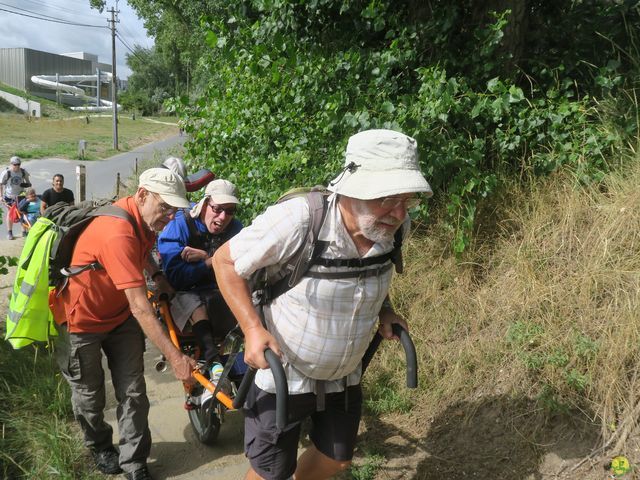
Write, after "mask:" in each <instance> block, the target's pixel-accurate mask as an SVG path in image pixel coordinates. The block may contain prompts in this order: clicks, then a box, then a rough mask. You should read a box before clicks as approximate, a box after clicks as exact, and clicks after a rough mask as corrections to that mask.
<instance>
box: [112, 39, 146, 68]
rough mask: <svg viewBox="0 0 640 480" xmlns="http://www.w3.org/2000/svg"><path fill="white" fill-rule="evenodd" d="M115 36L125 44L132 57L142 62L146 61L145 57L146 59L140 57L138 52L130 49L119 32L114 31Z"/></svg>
mask: <svg viewBox="0 0 640 480" xmlns="http://www.w3.org/2000/svg"><path fill="white" fill-rule="evenodd" d="M116 38H117V39H118V40H120V43H122V44H123V45H124V46H125V48H126V49H127V50H129V51H130V52H131V55H133V56H134V57H136V58H137V59H138V60H140V61H141V62H143V63H144V62H146V61H147V59H146V58H144V57H142V56H141V55H140V54H138V52H136V51H135V50H133V49H132V48H131V47H130V46H129V45H128V44H127V42H125V41H124V39H123V38H122V37H121V36H120V34H119V33H118V32H116Z"/></svg>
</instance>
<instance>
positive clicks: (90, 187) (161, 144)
mask: <svg viewBox="0 0 640 480" xmlns="http://www.w3.org/2000/svg"><path fill="white" fill-rule="evenodd" d="M185 140H186V137H183V136H178V135H174V136H172V137H168V138H166V139H164V140H160V141H157V142H153V143H149V144H147V145H143V146H141V147H138V148H136V149H134V150H132V151H130V152H124V153H120V154H118V155H115V156H113V157H110V158H107V159H105V160H93V161H81V160H66V159H62V158H43V159H39V160H28V161H24V162H22V167H23V168H25V169H26V170H27V171H28V172H29V175H30V176H31V183H32V184H33V186H34V188H35V189H36V192H37V193H42V192H43V191H44V190H46V189H47V188H49V187H50V186H51V178H52V177H53V175H54V174H56V173H61V174H62V175H64V178H65V187H67V188H69V189H71V190H73V192H74V194H75V193H76V166H78V165H85V167H86V173H87V184H86V193H87V199H92V198H108V197H111V196H112V195H113V194H114V193H115V191H116V178H117V174H118V173H120V177H121V180H122V181H123V182H125V181H126V180H127V178H128V177H130V176H131V175H132V174H133V173H135V169H136V165H137V164H141V163H142V164H143V165H149V162H153V161H157V163H160V162H161V160H162V159H163V158H164V157H166V156H168V152H169V151H170V150H171V149H172V148H174V147H176V146H180V145H182V143H184V141H185ZM143 168H144V167H143ZM76 197H77V194H76ZM1 228H2V233H1V234H2V237H3V238H4V237H5V236H6V233H7V230H6V226H5V224H3V225H2V227H1ZM16 230H17V228H15V227H14V232H13V233H14V234H15V233H17V232H16Z"/></svg>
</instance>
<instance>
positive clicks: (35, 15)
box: [0, 3, 109, 28]
mask: <svg viewBox="0 0 640 480" xmlns="http://www.w3.org/2000/svg"><path fill="white" fill-rule="evenodd" d="M0 5H4V6H5V7H10V8H15V9H17V10H22V11H24V12H28V13H31V14H32V15H27V14H26V13H20V12H14V11H13V10H7V9H5V8H0V11H3V12H7V13H13V14H14V15H20V16H21V17H29V18H34V19H36V20H42V21H45V22H53V23H62V24H64V25H73V26H76V27H91V28H109V27H107V26H105V25H89V24H87V23H76V22H72V21H69V20H64V19H61V18H56V17H51V16H49V15H44V14H39V13H36V12H32V11H30V10H25V9H24V8H19V7H14V6H12V5H7V4H5V3H0Z"/></svg>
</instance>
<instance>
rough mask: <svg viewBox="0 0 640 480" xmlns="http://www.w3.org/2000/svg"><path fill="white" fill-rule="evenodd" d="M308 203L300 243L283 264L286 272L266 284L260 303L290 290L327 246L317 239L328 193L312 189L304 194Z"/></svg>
mask: <svg viewBox="0 0 640 480" xmlns="http://www.w3.org/2000/svg"><path fill="white" fill-rule="evenodd" d="M306 199H307V203H308V205H309V225H308V226H307V231H306V232H305V236H304V240H303V242H302V245H300V247H299V248H298V250H296V252H295V253H294V254H293V255H292V256H291V258H290V259H289V261H288V262H287V263H286V265H285V267H284V268H285V269H286V270H287V274H286V275H285V276H284V277H283V278H281V279H280V280H278V281H276V282H275V283H274V284H273V285H267V286H266V287H265V288H264V291H263V292H261V295H260V303H261V304H263V305H266V304H268V303H271V301H272V300H273V299H274V298H277V297H279V296H280V295H282V294H283V293H285V292H287V291H288V290H291V289H292V288H293V287H295V286H296V285H297V283H298V282H299V281H300V279H301V278H302V277H303V276H304V274H305V273H306V272H307V270H309V267H311V265H312V264H313V263H314V262H315V260H316V259H317V258H318V257H320V255H321V254H322V252H323V251H324V250H325V248H327V242H324V241H321V240H318V235H319V234H320V229H321V228H322V224H323V223H324V220H325V218H326V216H327V210H328V206H329V201H328V195H327V194H326V193H325V192H323V191H317V190H312V191H310V192H307V194H306Z"/></svg>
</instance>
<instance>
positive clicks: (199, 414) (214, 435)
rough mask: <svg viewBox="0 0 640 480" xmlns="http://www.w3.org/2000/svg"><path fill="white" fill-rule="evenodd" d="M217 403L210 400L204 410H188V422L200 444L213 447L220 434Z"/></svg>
mask: <svg viewBox="0 0 640 480" xmlns="http://www.w3.org/2000/svg"><path fill="white" fill-rule="evenodd" d="M217 405H218V402H217V401H216V400H215V399H212V400H211V401H210V402H207V405H206V406H205V408H194V409H192V410H189V411H188V412H189V422H190V423H191V427H193V432H194V433H195V434H196V438H197V439H198V440H199V441H200V443H204V444H205V445H213V444H214V443H216V440H217V439H218V434H219V433H220V418H219V417H218V412H217V411H216V410H217V408H216V407H217Z"/></svg>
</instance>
